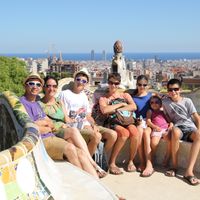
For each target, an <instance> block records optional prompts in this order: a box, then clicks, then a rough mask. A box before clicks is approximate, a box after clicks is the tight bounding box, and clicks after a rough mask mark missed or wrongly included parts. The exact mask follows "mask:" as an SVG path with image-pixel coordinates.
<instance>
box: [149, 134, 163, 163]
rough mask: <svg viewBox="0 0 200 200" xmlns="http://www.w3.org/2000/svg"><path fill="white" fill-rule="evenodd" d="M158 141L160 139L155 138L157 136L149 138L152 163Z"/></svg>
mask: <svg viewBox="0 0 200 200" xmlns="http://www.w3.org/2000/svg"><path fill="white" fill-rule="evenodd" d="M160 139H161V137H157V136H154V137H152V138H151V160H152V163H153V162H154V158H155V153H156V149H157V147H158V144H159V142H160Z"/></svg>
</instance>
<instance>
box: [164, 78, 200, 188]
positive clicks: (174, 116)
mask: <svg viewBox="0 0 200 200" xmlns="http://www.w3.org/2000/svg"><path fill="white" fill-rule="evenodd" d="M167 90H168V96H169V97H168V98H166V99H164V100H163V108H164V111H165V113H166V114H167V115H168V117H169V119H170V120H171V122H172V123H173V124H174V127H173V128H172V132H171V134H172V135H171V147H172V165H173V168H172V169H170V170H168V171H167V172H166V174H165V175H167V176H175V175H176V171H177V167H178V149H179V139H181V140H185V141H190V142H192V146H191V149H190V154H189V160H188V166H187V168H186V171H185V174H184V179H185V180H186V181H187V182H188V183H189V184H190V185H198V184H199V183H200V181H199V180H198V179H197V177H196V176H195V175H194V173H193V170H194V165H195V162H196V159H197V156H198V153H199V149H200V118H199V115H198V113H197V111H196V108H195V107H194V104H193V102H192V100H191V99H189V98H186V97H182V96H181V94H180V93H181V81H180V80H178V79H171V80H169V82H168V83H167Z"/></svg>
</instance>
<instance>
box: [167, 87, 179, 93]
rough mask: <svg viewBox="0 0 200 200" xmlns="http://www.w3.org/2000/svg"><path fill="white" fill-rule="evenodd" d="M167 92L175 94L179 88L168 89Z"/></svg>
mask: <svg viewBox="0 0 200 200" xmlns="http://www.w3.org/2000/svg"><path fill="white" fill-rule="evenodd" d="M167 90H168V92H173V91H175V92H177V91H179V90H180V88H168V89H167Z"/></svg>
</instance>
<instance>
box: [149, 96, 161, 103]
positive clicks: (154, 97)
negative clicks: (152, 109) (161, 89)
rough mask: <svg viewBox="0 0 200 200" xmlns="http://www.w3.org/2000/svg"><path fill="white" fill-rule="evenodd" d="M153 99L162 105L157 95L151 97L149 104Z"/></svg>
mask: <svg viewBox="0 0 200 200" xmlns="http://www.w3.org/2000/svg"><path fill="white" fill-rule="evenodd" d="M152 99H156V100H158V102H159V104H160V105H162V99H161V98H160V97H159V96H157V95H155V96H151V98H150V100H149V102H151V100H152Z"/></svg>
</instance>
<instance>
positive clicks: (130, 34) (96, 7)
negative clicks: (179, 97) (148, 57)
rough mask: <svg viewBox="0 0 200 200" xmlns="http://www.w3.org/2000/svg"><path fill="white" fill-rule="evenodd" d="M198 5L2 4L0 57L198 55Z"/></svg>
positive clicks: (70, 0) (128, 1) (5, 0)
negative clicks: (117, 52)
mask: <svg viewBox="0 0 200 200" xmlns="http://www.w3.org/2000/svg"><path fill="white" fill-rule="evenodd" d="M199 9H200V1H199V0H123V1H122V0H99V1H98V0H1V9H0V26H1V30H0V53H44V52H46V51H47V50H49V51H50V52H53V51H54V52H59V51H62V52H66V53H88V52H90V51H91V50H92V49H94V50H95V52H102V51H103V50H105V51H106V52H113V44H114V42H115V41H116V40H121V41H122V43H123V47H124V52H200V11H199Z"/></svg>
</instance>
